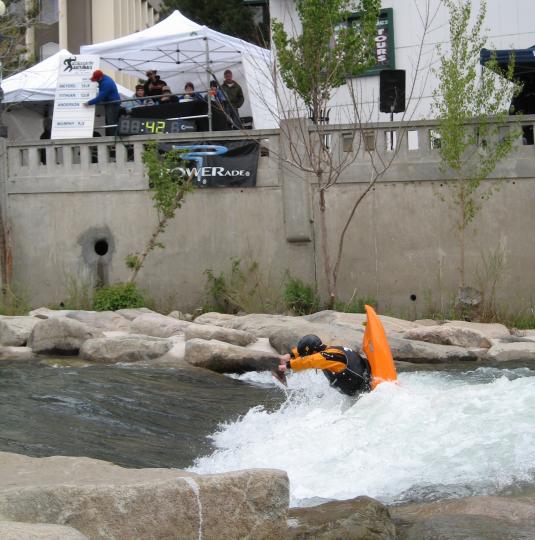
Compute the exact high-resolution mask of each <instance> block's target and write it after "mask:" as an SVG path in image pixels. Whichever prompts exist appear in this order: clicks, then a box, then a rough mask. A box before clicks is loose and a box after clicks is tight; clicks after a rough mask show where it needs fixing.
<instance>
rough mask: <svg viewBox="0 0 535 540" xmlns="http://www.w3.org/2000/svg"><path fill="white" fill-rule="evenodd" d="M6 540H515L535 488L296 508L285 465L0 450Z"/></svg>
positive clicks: (534, 500) (534, 506) (532, 529)
mask: <svg viewBox="0 0 535 540" xmlns="http://www.w3.org/2000/svg"><path fill="white" fill-rule="evenodd" d="M0 480H1V482H0V537H1V538H2V539H3V540H30V539H42V540H56V539H66V540H71V539H72V540H81V539H84V538H85V539H106V540H109V539H115V540H133V539H141V538H142V539H143V540H146V539H149V540H150V539H154V540H168V539H171V538H176V539H181V540H189V539H207V540H212V539H213V540H215V539H217V540H225V539H228V540H236V539H239V538H250V539H266V540H267V539H270V540H271V539H273V540H277V539H281V540H282V539H287V540H297V539H307V538H308V539H318V540H332V539H337V538H340V539H342V538H343V539H344V540H345V539H352V540H393V539H399V540H434V539H436V538H445V539H446V538H447V539H449V540H452V539H459V540H460V539H467V538H470V539H471V540H476V539H481V540H506V539H507V540H511V539H527V538H534V537H535V493H527V494H524V495H523V496H517V497H497V496H493V497H467V498H464V499H455V500H446V501H439V502H434V503H424V504H410V505H404V506H396V507H392V508H387V507H386V506H384V505H383V504H381V503H380V502H379V501H376V500H374V499H371V498H369V497H357V498H355V499H351V500H346V501H333V502H329V503H325V504H322V505H319V506H315V507H312V508H292V509H289V508H288V501H289V489H288V487H289V486H288V477H287V476H286V473H285V472H284V471H278V470H270V469H255V470H246V471H236V472H232V473H226V474H215V475H196V474H192V473H189V472H185V471H181V470H177V469H124V468H122V467H118V466H117V465H113V464H111V463H107V462H105V461H100V460H95V459H89V458H73V457H59V456H56V457H50V458H30V457H26V456H21V455H17V454H10V453H5V452H0Z"/></svg>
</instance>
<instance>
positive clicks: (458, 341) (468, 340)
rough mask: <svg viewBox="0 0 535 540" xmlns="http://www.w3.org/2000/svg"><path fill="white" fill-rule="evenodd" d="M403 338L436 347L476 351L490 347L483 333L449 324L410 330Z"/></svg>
mask: <svg viewBox="0 0 535 540" xmlns="http://www.w3.org/2000/svg"><path fill="white" fill-rule="evenodd" d="M403 337H404V338H405V339H414V340H418V341H426V342H428V343H435V344H437V345H455V346H458V347H475V348H478V349H488V348H489V347H490V346H491V342H490V340H489V339H488V338H487V337H486V336H485V334H484V333H483V332H481V331H479V330H475V329H473V328H466V327H463V326H453V325H450V324H439V325H436V326H421V327H419V328H411V329H410V330H407V331H406V332H405V334H404V335H403Z"/></svg>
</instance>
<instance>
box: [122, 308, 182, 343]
mask: <svg viewBox="0 0 535 540" xmlns="http://www.w3.org/2000/svg"><path fill="white" fill-rule="evenodd" d="M190 324H191V323H189V322H186V321H179V320H178V319H175V318H174V317H167V316H165V315H160V314H159V313H145V314H143V315H140V316H139V317H136V318H135V319H134V320H133V321H132V332H134V333H136V334H144V335H146V336H153V337H160V338H168V337H171V336H176V335H178V334H183V333H184V330H185V329H186V327H187V326H188V325H190Z"/></svg>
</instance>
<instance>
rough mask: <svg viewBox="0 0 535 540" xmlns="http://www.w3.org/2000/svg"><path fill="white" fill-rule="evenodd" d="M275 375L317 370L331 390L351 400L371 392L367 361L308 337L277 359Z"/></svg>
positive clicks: (315, 337)
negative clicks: (335, 390) (277, 364)
mask: <svg viewBox="0 0 535 540" xmlns="http://www.w3.org/2000/svg"><path fill="white" fill-rule="evenodd" d="M279 361H280V364H279V371H280V372H281V373H285V372H286V371H287V370H289V369H291V370H292V371H302V370H305V369H321V370H322V371H323V374H324V375H325V376H326V377H327V379H328V380H329V382H330V384H331V386H333V387H334V388H336V389H337V390H339V391H340V392H342V393H343V394H347V395H348V396H355V395H357V394H361V393H363V392H369V391H370V389H371V386H370V381H371V369H370V364H369V363H368V360H367V359H366V358H364V357H363V356H361V355H360V354H359V353H358V352H355V351H354V350H352V349H349V348H347V347H341V346H327V345H324V344H323V343H322V341H321V339H320V338H319V337H318V336H316V335H314V334H309V335H307V336H304V337H302V338H301V339H300V340H299V343H298V344H297V347H295V348H294V349H292V351H291V353H289V354H284V355H282V356H280V357H279Z"/></svg>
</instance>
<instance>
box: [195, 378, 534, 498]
mask: <svg viewBox="0 0 535 540" xmlns="http://www.w3.org/2000/svg"><path fill="white" fill-rule="evenodd" d="M240 379H242V380H245V381H247V382H250V383H252V384H273V383H272V378H271V375H269V374H267V373H266V374H257V373H255V374H247V375H244V376H241V377H240ZM289 387H290V391H289V393H288V399H287V400H286V402H285V403H284V404H283V405H282V406H281V407H280V408H279V409H278V410H276V411H268V410H265V409H264V408H263V407H255V408H253V409H251V410H249V412H248V413H247V414H246V415H245V416H244V417H242V418H240V419H239V420H238V421H236V422H234V423H229V424H226V425H223V426H221V428H220V430H219V431H217V432H216V433H215V434H213V435H212V438H213V442H214V445H215V447H216V451H215V452H214V453H213V454H212V455H210V456H206V457H203V458H200V459H198V460H197V461H196V462H195V465H194V466H193V467H192V469H191V470H193V471H195V472H201V473H215V472H225V471H230V470H236V469H246V468H255V467H267V468H279V469H284V470H286V471H287V472H288V476H289V478H290V491H291V499H292V504H293V505H300V504H307V503H310V502H311V501H318V500H321V499H346V498H351V497H355V496H357V495H368V496H371V497H375V498H378V499H381V500H383V501H385V502H394V501H401V500H408V499H410V498H425V497H426V496H427V497H430V498H433V497H435V498H436V497H437V496H448V495H452V494H456V495H464V494H468V493H470V494H474V493H481V494H483V493H492V492H496V491H498V490H500V489H502V488H504V487H506V486H509V485H511V484H515V483H522V482H528V483H534V481H535V399H534V396H535V372H533V371H530V370H528V369H519V370H508V371H503V370H497V369H492V368H479V369H477V370H475V371H473V372H470V373H463V374H459V373H445V372H415V373H402V374H401V375H400V384H399V386H398V385H394V384H388V383H385V384H382V385H380V386H379V387H378V388H377V389H376V390H375V391H374V392H371V393H369V394H366V395H364V396H362V397H361V398H360V399H359V400H358V401H357V402H354V401H352V400H351V399H350V398H347V397H345V396H343V395H341V394H339V393H338V392H336V391H334V390H332V389H330V388H329V387H328V384H327V381H326V379H325V378H324V377H323V375H322V374H321V373H315V372H312V371H308V372H304V373H296V374H293V375H291V376H290V377H289Z"/></svg>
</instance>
